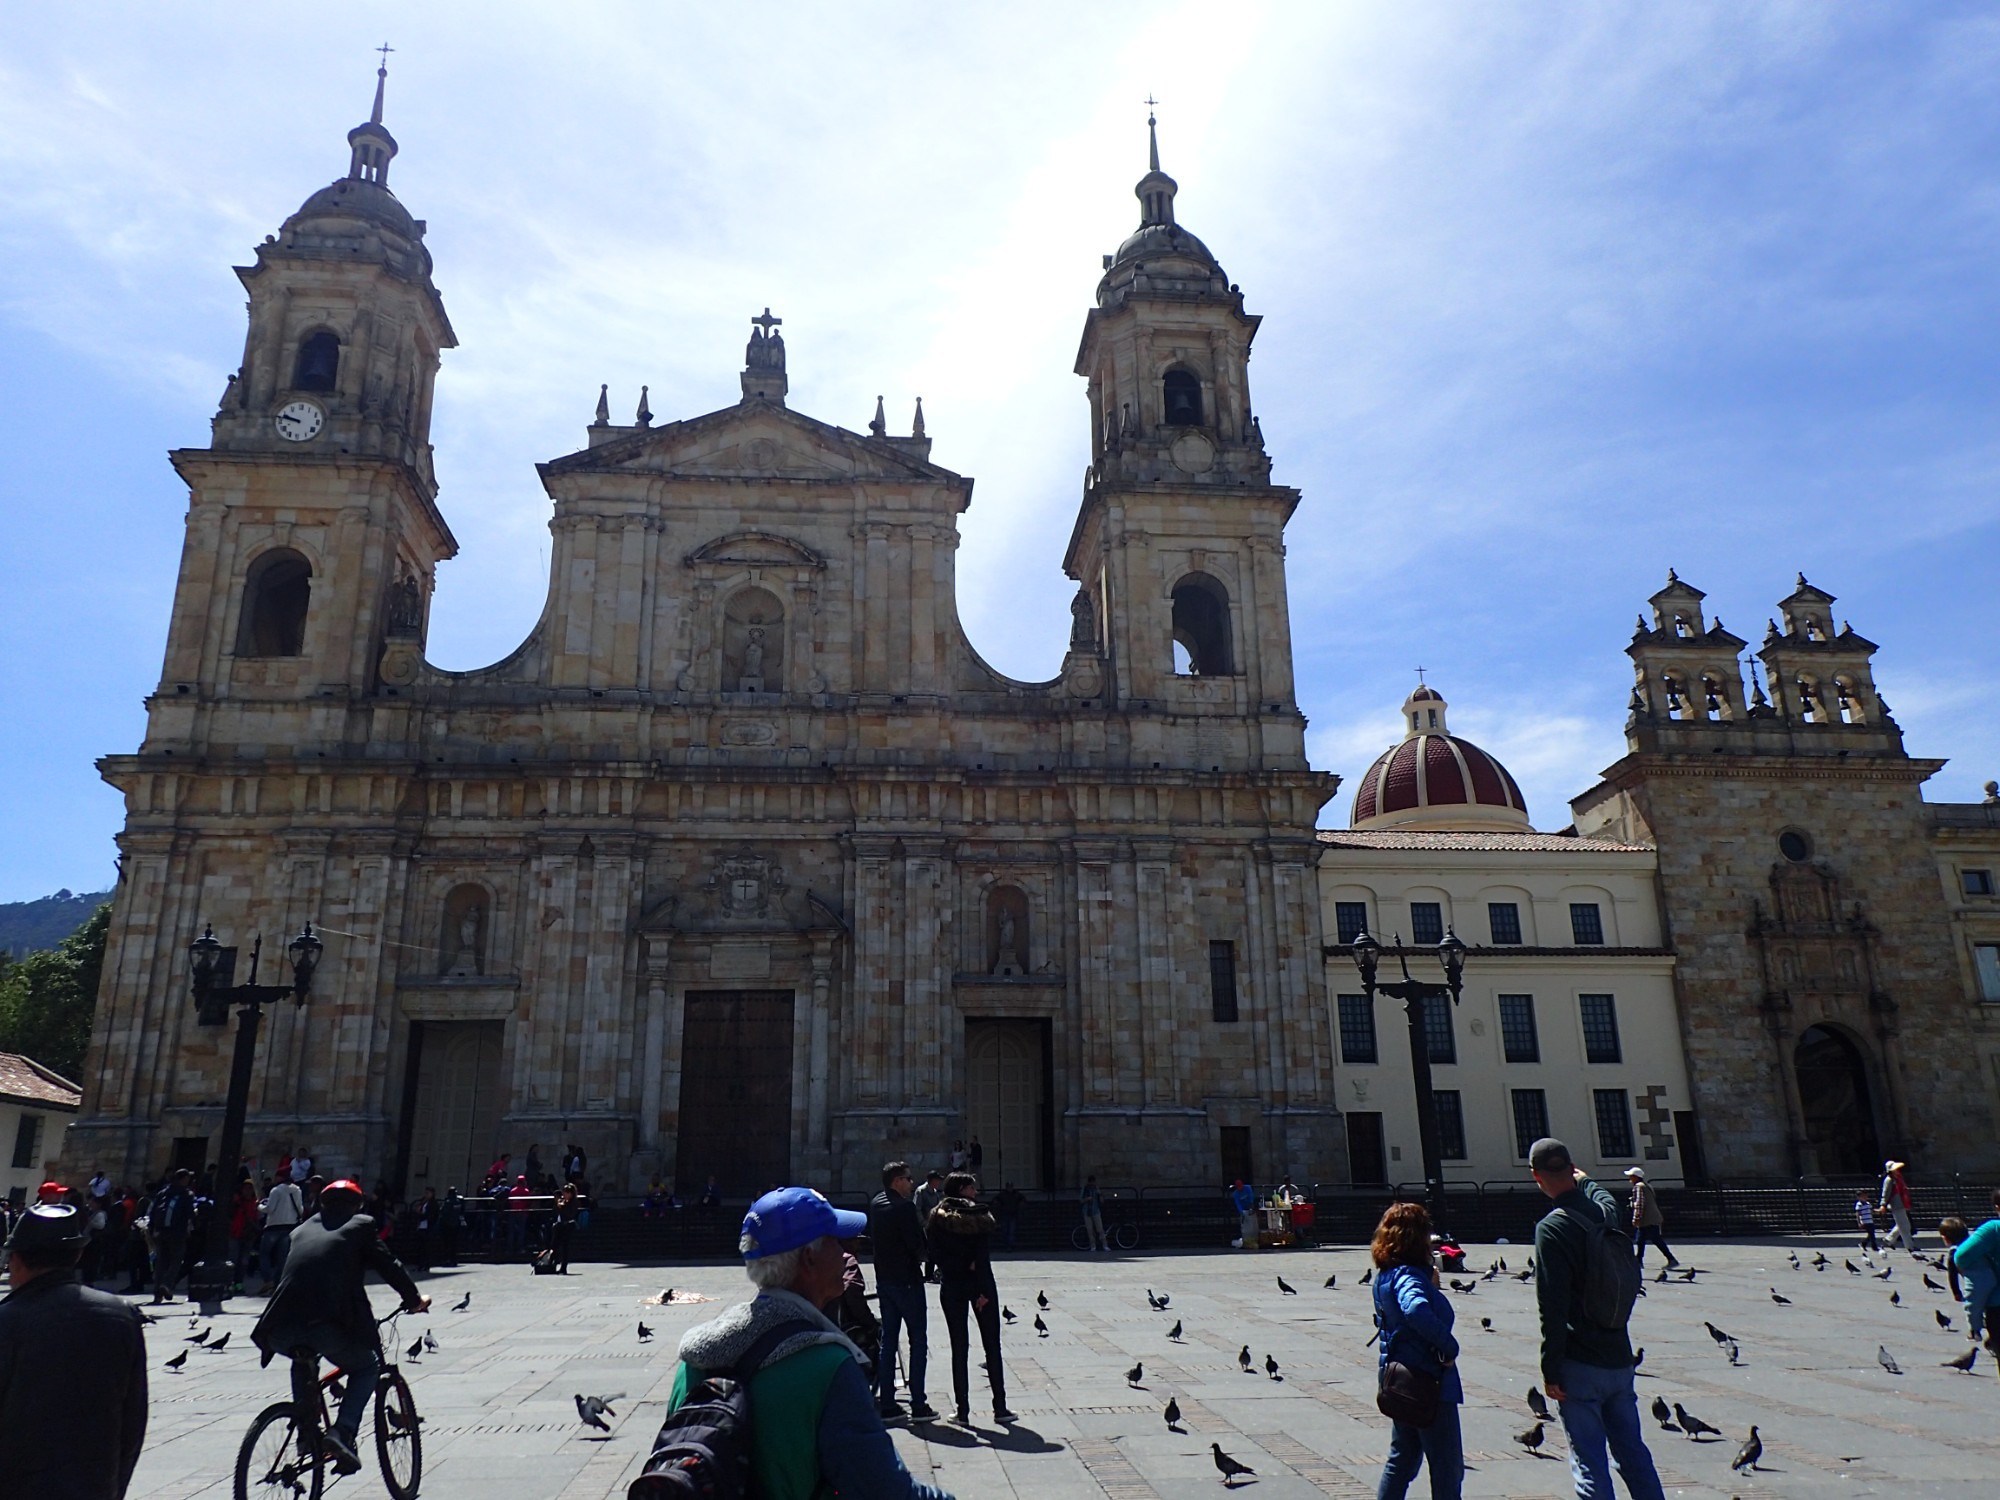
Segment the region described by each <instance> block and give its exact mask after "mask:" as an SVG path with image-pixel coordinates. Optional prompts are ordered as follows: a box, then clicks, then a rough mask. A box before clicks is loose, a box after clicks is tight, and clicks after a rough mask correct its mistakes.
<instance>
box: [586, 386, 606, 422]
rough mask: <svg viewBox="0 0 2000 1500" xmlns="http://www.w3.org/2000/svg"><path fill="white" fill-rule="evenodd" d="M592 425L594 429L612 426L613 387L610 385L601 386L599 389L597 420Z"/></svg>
mask: <svg viewBox="0 0 2000 1500" xmlns="http://www.w3.org/2000/svg"><path fill="white" fill-rule="evenodd" d="M590 425H591V426H592V427H609V426H610V425H611V387H610V386H608V385H600V386H599V387H598V388H597V420H596V421H595V422H592V423H591V424H590Z"/></svg>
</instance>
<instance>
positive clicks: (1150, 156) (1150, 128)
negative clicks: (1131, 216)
mask: <svg viewBox="0 0 2000 1500" xmlns="http://www.w3.org/2000/svg"><path fill="white" fill-rule="evenodd" d="M1149 102H1150V101H1149ZM1146 162H1147V172H1146V175H1145V176H1144V177H1141V178H1140V179H1139V185H1138V186H1137V187H1135V188H1133V189H1132V191H1133V192H1134V193H1136V194H1137V195H1138V198H1139V223H1140V226H1141V227H1142V228H1143V227H1144V226H1146V225H1148V224H1171V223H1173V222H1174V194H1175V193H1178V192H1179V191H1180V190H1181V189H1180V184H1179V183H1177V182H1175V181H1174V180H1173V178H1171V177H1169V176H1168V175H1167V174H1166V173H1165V172H1162V171H1161V170H1160V131H1159V122H1158V121H1157V120H1155V118H1154V117H1153V113H1152V111H1151V110H1150V109H1149V110H1147V112H1146Z"/></svg>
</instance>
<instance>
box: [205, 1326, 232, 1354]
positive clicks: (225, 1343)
mask: <svg viewBox="0 0 2000 1500" xmlns="http://www.w3.org/2000/svg"><path fill="white" fill-rule="evenodd" d="M233 1331H234V1330H232V1332H233ZM229 1338H230V1335H229V1334H227V1333H225V1334H224V1335H223V1336H222V1337H221V1338H219V1339H217V1340H216V1341H215V1342H214V1343H212V1344H210V1345H209V1346H208V1352H209V1353H210V1354H220V1353H221V1352H222V1351H223V1350H224V1349H227V1348H228V1347H229Z"/></svg>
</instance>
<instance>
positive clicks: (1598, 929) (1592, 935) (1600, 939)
mask: <svg viewBox="0 0 2000 1500" xmlns="http://www.w3.org/2000/svg"><path fill="white" fill-rule="evenodd" d="M1569 935H1570V936H1571V937H1572V938H1573V939H1575V940H1576V941H1577V942H1578V943H1583V944H1588V945H1589V946H1591V947H1593V948H1595V947H1601V946H1603V943H1604V914H1603V913H1602V912H1600V911H1599V910H1598V909H1597V903H1596V902H1595V901H1572V902H1570V904H1569Z"/></svg>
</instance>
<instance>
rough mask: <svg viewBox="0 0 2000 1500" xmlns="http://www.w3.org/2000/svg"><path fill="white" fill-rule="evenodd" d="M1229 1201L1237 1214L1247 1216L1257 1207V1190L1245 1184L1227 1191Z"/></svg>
mask: <svg viewBox="0 0 2000 1500" xmlns="http://www.w3.org/2000/svg"><path fill="white" fill-rule="evenodd" d="M1229 1201H1230V1203H1231V1204H1232V1205H1233V1206H1234V1207H1235V1209H1236V1211H1237V1212H1238V1213H1239V1214H1247V1213H1249V1212H1250V1210H1251V1209H1253V1208H1255V1207H1256V1206H1257V1190H1256V1189H1255V1188H1253V1187H1252V1186H1250V1184H1249V1183H1247V1182H1246V1183H1244V1184H1243V1186H1242V1187H1239V1188H1231V1189H1230V1190H1229Z"/></svg>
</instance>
